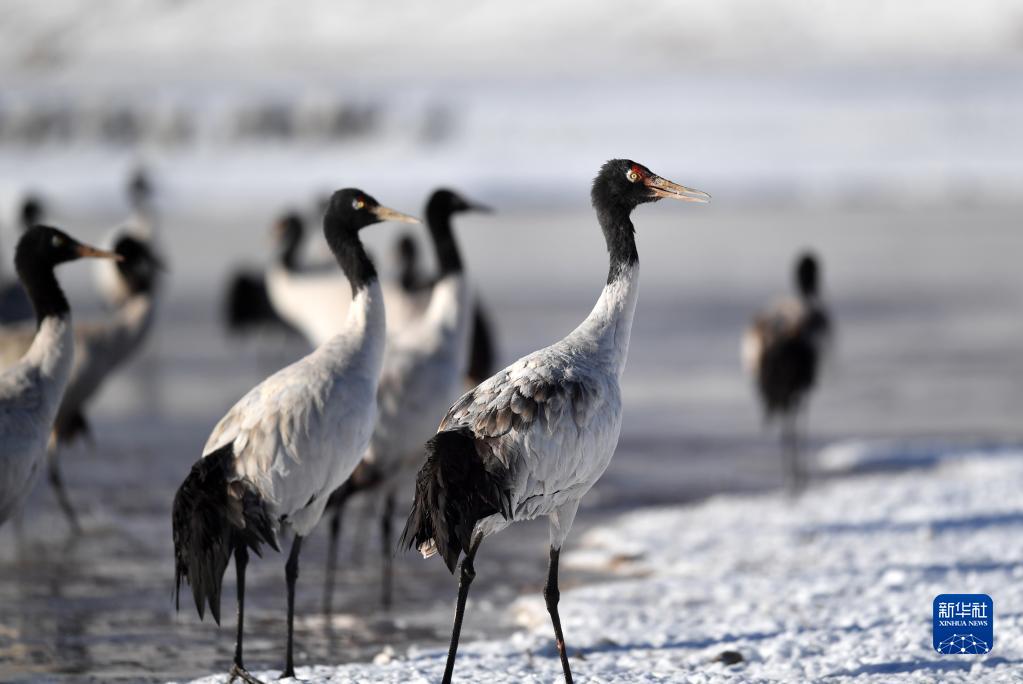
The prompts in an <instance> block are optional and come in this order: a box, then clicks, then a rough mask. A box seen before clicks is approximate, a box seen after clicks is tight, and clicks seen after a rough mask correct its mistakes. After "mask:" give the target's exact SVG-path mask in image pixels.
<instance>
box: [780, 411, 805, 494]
mask: <svg viewBox="0 0 1023 684" xmlns="http://www.w3.org/2000/svg"><path fill="white" fill-rule="evenodd" d="M797 421H798V414H796V413H795V412H793V413H790V414H788V415H786V416H785V419H784V423H783V427H782V451H783V458H784V460H785V484H786V488H787V489H788V492H789V494H791V495H792V496H798V495H799V494H800V493H802V491H803V489H805V488H806V473H805V472H804V471H803V464H802V461H801V456H800V449H799V446H800V445H799V429H798V423H797Z"/></svg>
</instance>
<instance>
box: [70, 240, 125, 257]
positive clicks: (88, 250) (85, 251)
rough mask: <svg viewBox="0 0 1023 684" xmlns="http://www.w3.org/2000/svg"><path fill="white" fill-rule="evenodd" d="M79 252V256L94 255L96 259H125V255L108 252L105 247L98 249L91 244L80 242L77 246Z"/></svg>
mask: <svg viewBox="0 0 1023 684" xmlns="http://www.w3.org/2000/svg"><path fill="white" fill-rule="evenodd" d="M75 251H76V252H78V256H79V257H92V258H94V259H113V260H114V261H124V257H123V256H121V255H120V254H117V253H116V252H108V251H106V250H105V249H96V248H95V247H91V246H89V245H83V244H79V245H78V247H76V248H75Z"/></svg>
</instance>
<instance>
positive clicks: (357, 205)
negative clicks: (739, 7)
mask: <svg viewBox="0 0 1023 684" xmlns="http://www.w3.org/2000/svg"><path fill="white" fill-rule="evenodd" d="M364 206H366V202H365V201H363V199H362V198H361V197H356V198H355V199H354V200H352V209H355V210H359V209H362V208H363V207H364Z"/></svg>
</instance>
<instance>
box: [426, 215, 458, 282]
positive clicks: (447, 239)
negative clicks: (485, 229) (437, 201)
mask: <svg viewBox="0 0 1023 684" xmlns="http://www.w3.org/2000/svg"><path fill="white" fill-rule="evenodd" d="M426 223H427V225H428V226H429V228H430V236H431V237H432V238H433V246H434V248H435V249H436V250H437V265H438V266H439V267H440V276H441V277H442V278H443V277H444V276H446V275H451V274H452V273H461V272H462V256H461V255H460V254H459V253H458V245H457V244H456V243H455V234H454V233H453V232H452V230H451V212H450V211H448V210H447V209H444V208H443V207H438V206H433V205H432V204H431V206H429V207H427V208H426Z"/></svg>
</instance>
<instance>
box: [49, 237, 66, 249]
mask: <svg viewBox="0 0 1023 684" xmlns="http://www.w3.org/2000/svg"><path fill="white" fill-rule="evenodd" d="M50 244H51V245H53V246H54V247H63V246H64V238H62V237H61V236H59V235H54V236H53V239H52V240H50Z"/></svg>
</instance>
